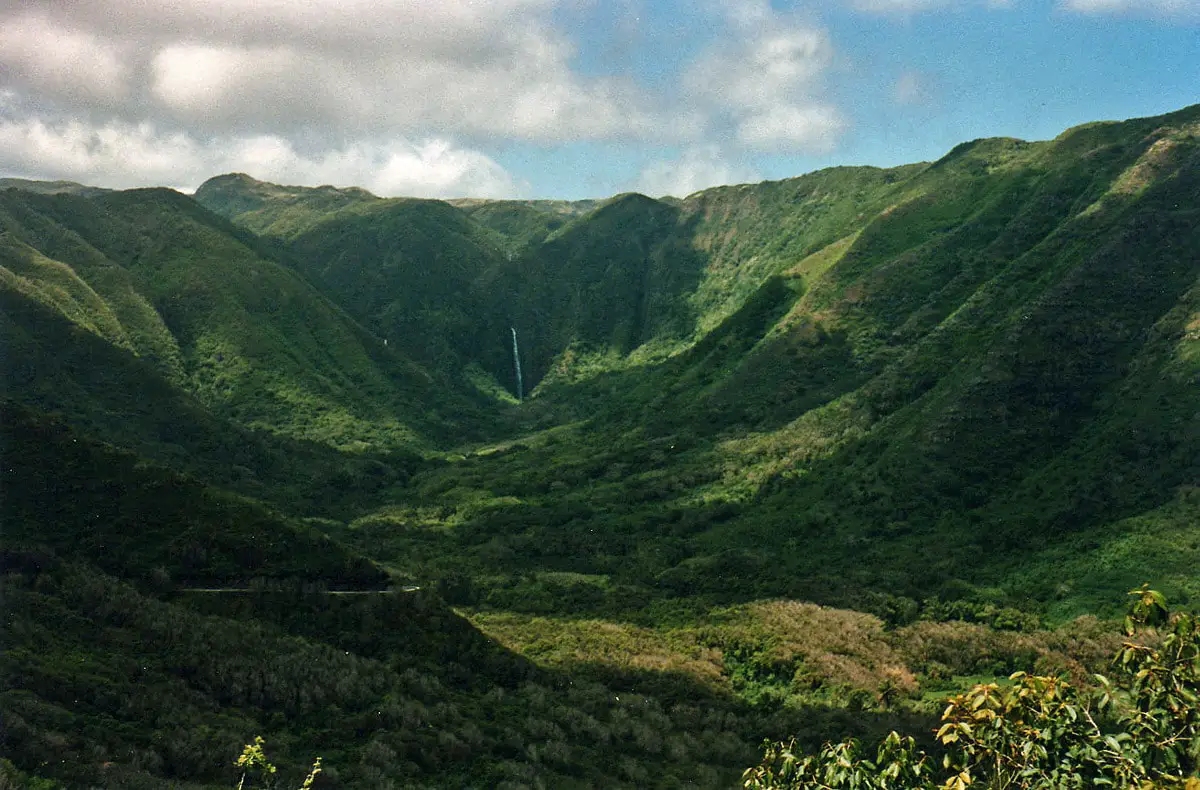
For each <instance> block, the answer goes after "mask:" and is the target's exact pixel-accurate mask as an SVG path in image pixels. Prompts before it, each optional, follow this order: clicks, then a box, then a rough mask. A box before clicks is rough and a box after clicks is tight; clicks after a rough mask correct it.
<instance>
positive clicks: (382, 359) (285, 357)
mask: <svg viewBox="0 0 1200 790" xmlns="http://www.w3.org/2000/svg"><path fill="white" fill-rule="evenodd" d="M0 220H3V221H4V225H5V230H6V233H5V235H4V239H5V243H4V245H3V246H2V247H0V251H2V252H3V254H4V256H5V257H4V261H3V264H4V266H5V268H6V269H7V270H8V272H9V275H6V277H7V280H6V282H7V284H8V286H9V287H11V288H14V289H16V290H19V291H21V292H23V293H25V294H26V295H28V296H32V297H33V298H35V299H40V300H41V301H42V302H44V303H46V304H49V305H51V306H54V307H55V308H56V309H59V310H60V312H63V314H64V315H66V316H68V317H69V318H71V319H73V320H75V321H76V322H77V323H79V324H80V325H81V326H84V327H86V328H88V329H90V330H93V331H95V332H97V333H98V334H100V335H101V336H102V337H104V338H105V339H107V340H109V341H110V342H113V343H114V344H116V345H119V346H123V347H125V348H128V349H129V350H131V351H133V352H134V353H136V354H139V355H141V356H143V357H146V358H148V359H150V360H152V361H154V362H155V363H156V364H157V365H158V367H159V368H160V370H162V372H163V373H164V374H165V375H166V376H167V377H168V378H169V379H170V380H172V381H173V382H175V383H178V384H179V385H181V386H182V387H184V388H185V389H186V390H188V391H189V392H191V393H192V394H194V395H195V396H196V397H198V398H199V399H200V400H201V401H202V402H203V403H204V404H206V405H207V406H209V407H210V408H213V409H215V410H216V411H218V412H219V413H220V414H223V415H226V416H228V417H231V418H232V419H234V420H235V421H237V422H239V423H241V424H242V425H246V426H252V427H258V428H263V429H266V430H271V431H276V432H279V433H281V434H284V435H287V436H292V437H296V438H305V439H312V440H315V441H320V442H325V443H328V444H333V445H339V446H348V447H368V446H375V447H382V448H388V447H400V446H406V445H408V446H419V445H421V444H423V443H425V442H426V441H427V438H428V434H438V435H440V436H442V437H448V436H451V435H457V434H458V433H459V432H460V431H462V430H463V428H464V427H465V424H464V422H463V420H464V418H466V420H467V421H468V422H469V420H470V419H472V417H473V415H474V413H475V407H474V406H473V405H472V404H471V403H470V402H469V401H467V400H465V399H461V398H459V397H458V396H457V395H456V394H455V393H453V392H448V391H447V388H446V387H445V385H444V382H442V381H440V380H439V379H438V378H437V377H435V376H433V375H431V374H430V373H429V372H427V371H426V370H424V369H422V368H421V367H419V366H418V365H416V364H414V363H413V362H411V361H410V360H408V359H406V358H405V357H404V356H403V355H402V354H401V353H400V352H399V350H397V349H390V348H388V347H386V346H385V345H384V344H383V343H382V342H381V341H380V340H378V339H377V338H376V337H374V336H373V335H371V334H370V333H368V332H366V331H365V330H364V329H362V328H361V327H360V326H358V325H357V324H355V322H354V321H353V320H351V319H350V318H349V317H347V316H346V315H345V314H344V313H343V312H342V311H340V310H339V309H337V308H336V307H334V306H333V305H332V304H331V303H330V302H329V301H328V300H327V299H326V298H324V297H323V296H321V294H320V293H319V292H318V291H316V290H315V289H314V288H313V287H312V286H311V285H310V284H309V283H308V282H306V281H305V280H304V279H302V278H301V277H300V276H298V275H297V274H296V273H294V272H292V271H290V270H289V269H287V268H286V267H283V266H280V265H279V264H278V263H276V262H274V261H273V260H271V259H270V257H269V256H268V253H267V252H266V250H265V248H263V247H262V246H261V244H260V243H259V242H257V241H256V240H255V239H254V237H252V236H250V235H249V234H246V233H245V232H244V231H239V230H236V229H234V228H233V227H232V226H230V225H228V224H227V223H226V222H225V221H224V220H221V219H219V218H218V217H216V216H215V215H212V214H210V213H208V212H207V211H205V210H204V209H202V208H201V207H200V206H198V205H197V204H196V203H194V202H193V201H191V200H190V199H188V198H186V197H184V196H182V195H179V194H177V193H173V192H170V191H167V190H134V191H132V192H123V193H111V194H105V195H101V196H98V197H93V198H90V199H83V198H78V197H73V196H64V195H54V196H39V195H34V194H30V193H27V192H19V191H12V190H10V191H7V192H4V193H0ZM435 404H437V405H435ZM439 406H440V407H442V408H444V409H445V410H446V411H445V412H444V415H443V414H439V413H438V408H439ZM451 415H452V416H451ZM443 416H444V417H445V419H443Z"/></svg>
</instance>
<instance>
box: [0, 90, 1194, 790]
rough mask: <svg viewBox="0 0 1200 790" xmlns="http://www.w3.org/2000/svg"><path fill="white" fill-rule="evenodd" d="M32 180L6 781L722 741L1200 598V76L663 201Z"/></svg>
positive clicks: (1001, 665) (702, 748) (901, 709)
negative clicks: (1140, 103)
mask: <svg viewBox="0 0 1200 790" xmlns="http://www.w3.org/2000/svg"><path fill="white" fill-rule="evenodd" d="M34 183H36V184H37V185H36V186H31V183H30V182H21V181H20V180H18V179H12V180H4V181H0V354H2V355H3V373H4V375H3V377H2V379H0V405H2V417H3V419H2V426H3V436H2V437H0V450H2V454H0V458H3V462H4V463H3V472H4V479H3V494H4V496H3V499H2V501H0V509H2V517H3V518H2V521H3V524H4V532H3V534H2V540H0V549H2V551H3V557H4V572H5V582H4V600H5V603H4V613H5V649H4V653H3V658H2V664H0V667H2V671H3V682H2V683H0V687H2V688H3V689H4V690H2V691H0V715H2V716H3V718H4V720H5V722H6V726H5V730H4V733H3V734H2V735H0V746H2V747H3V748H2V749H0V753H2V755H3V757H4V761H3V762H0V771H4V772H7V773H0V777H8V778H10V780H11V781H12V782H13V783H14V785H15V786H30V787H59V786H67V787H85V786H87V787H93V786H103V787H130V788H137V787H160V786H164V783H173V784H172V786H177V787H184V788H217V787H232V786H235V785H236V783H237V771H236V770H235V769H234V767H233V761H234V759H235V758H236V756H237V754H238V753H239V752H240V749H241V748H242V746H243V745H244V744H247V743H251V742H252V741H253V738H254V737H255V736H256V735H261V736H262V737H263V738H264V739H265V741H266V744H267V748H268V750H269V751H270V753H271V754H272V757H273V759H274V761H275V762H277V763H279V764H280V766H281V769H280V770H281V772H282V774H283V775H282V777H281V778H283V779H285V780H286V783H292V784H295V785H297V786H298V785H299V782H300V781H301V780H302V779H303V777H304V775H305V773H306V771H307V769H308V767H309V765H311V759H312V757H314V756H316V755H318V754H319V755H321V756H322V757H323V758H324V765H325V766H326V767H325V769H324V771H323V773H322V774H321V776H320V778H319V780H318V781H317V784H315V785H313V786H314V787H317V786H319V787H363V788H376V787H378V788H384V787H447V788H458V787H478V788H485V787H489V788H490V787H497V788H499V787H506V788H518V787H553V788H572V787H578V788H584V787H661V788H672V787H729V786H734V785H736V784H737V782H738V781H739V778H740V777H741V775H742V773H741V772H742V770H743V769H745V768H747V767H748V766H751V765H753V764H754V763H755V762H756V761H757V760H758V759H759V758H760V756H761V748H760V746H761V744H762V742H763V740H764V739H771V740H780V739H784V738H787V737H790V736H797V737H798V738H799V739H800V741H801V743H803V744H804V745H805V746H806V748H816V747H818V746H820V744H821V743H822V742H824V741H827V740H830V739H835V740H836V739H840V738H842V737H846V736H850V735H853V736H856V737H860V738H863V739H864V740H865V741H867V742H870V743H874V742H876V741H879V740H880V739H881V738H882V737H883V735H884V734H885V733H886V732H888V731H889V730H890V729H900V730H902V731H905V732H909V733H912V734H914V735H917V736H918V738H919V740H920V741H921V743H922V744H923V745H931V744H932V742H933V738H932V732H933V729H934V728H935V727H936V724H937V717H938V715H939V714H940V713H941V711H942V708H943V707H944V705H943V700H944V698H945V696H946V695H947V694H950V693H958V692H961V691H963V690H965V689H967V688H969V687H970V686H971V684H972V683H974V682H977V681H980V680H990V679H993V678H1002V677H1005V676H1007V675H1009V674H1010V673H1013V672H1017V671H1024V672H1035V671H1036V672H1058V673H1061V674H1063V675H1064V676H1067V677H1070V678H1073V679H1078V680H1079V681H1080V682H1087V680H1086V679H1087V678H1088V677H1090V675H1091V673H1094V672H1098V671H1102V670H1103V668H1104V666H1105V665H1106V663H1107V662H1108V661H1109V659H1110V657H1111V655H1112V653H1113V651H1115V650H1116V649H1118V648H1119V646H1120V644H1121V636H1120V633H1119V628H1118V627H1117V626H1116V625H1115V623H1116V622H1117V620H1118V619H1119V617H1120V616H1121V614H1122V613H1123V612H1124V611H1125V608H1126V597H1127V596H1126V592H1127V591H1128V590H1130V589H1133V588H1137V587H1138V586H1139V585H1141V584H1143V583H1149V584H1150V585H1151V586H1152V587H1153V588H1154V589H1156V590H1162V591H1163V592H1164V593H1165V594H1166V595H1167V597H1168V598H1169V599H1170V600H1171V601H1172V604H1173V605H1174V606H1176V607H1178V608H1180V609H1183V610H1190V609H1193V608H1194V607H1195V604H1196V602H1197V601H1200V577H1198V576H1197V575H1196V572H1195V568H1196V567H1198V566H1200V532H1198V531H1197V528H1198V526H1200V396H1198V393H1200V389H1198V387H1200V106H1193V107H1189V108H1185V109H1182V110H1179V111H1177V112H1174V113H1171V114H1168V115H1163V116H1157V117H1151V118H1140V119H1132V120H1128V121H1123V122H1106V123H1094V124H1087V125H1085V126H1081V127H1076V128H1073V129H1069V130H1067V131H1064V132H1063V133H1062V134H1061V135H1059V136H1058V137H1056V138H1055V139H1053V140H1048V141H1042V142H1025V141H1020V140H1014V139H1009V138H995V139H983V140H975V141H972V142H966V143H963V144H961V145H959V146H957V147H955V148H954V149H953V150H951V151H950V152H949V153H947V154H946V155H945V156H944V157H942V158H940V159H938V160H937V161H934V162H929V163H918V164H911V165H905V166H902V167H896V168H891V169H881V168H874V167H836V168H830V169H826V170H820V171H817V172H813V173H809V174H807V175H802V176H798V177H796V178H790V179H786V180H782V181H770V182H763V183H759V184H744V185H736V186H722V187H716V188H712V189H706V190H702V191H700V192H696V193H694V194H691V195H686V196H683V197H669V198H661V199H653V198H650V197H647V196H644V195H640V194H623V195H618V196H615V197H612V198H609V199H606V200H587V201H538V200H529V201H518V200H497V201H490V200H454V201H439V200H418V199H410V198H381V197H377V196H375V195H373V194H371V193H370V192H368V191H366V190H363V189H358V188H335V187H290V186H281V185H276V184H270V183H266V182H263V181H258V180H255V179H254V178H251V177H250V176H247V175H244V174H228V175H222V176H217V177H214V178H212V179H210V180H209V181H207V182H205V184H203V185H202V186H201V187H200V188H199V189H198V190H197V192H196V193H195V195H194V196H187V195H183V194H181V193H179V192H175V191H172V190H167V189H136V190H128V191H109V190H97V189H91V188H84V187H81V186H80V185H73V184H67V183H50V182H46V183H41V182H34ZM516 341H519V343H516V348H515V349H514V344H515V342H516ZM514 353H516V354H517V355H518V357H519V362H520V369H521V371H522V379H521V382H520V384H518V380H517V378H516V374H515V369H514ZM229 589H237V590H248V591H249V592H248V593H246V594H238V595H205V594H202V592H203V591H205V590H229ZM387 589H391V590H393V591H396V592H397V593H400V592H402V593H403V594H391V595H382V594H373V595H365V594H362V595H359V594H342V595H330V594H329V592H330V591H334V592H337V593H355V592H366V591H375V592H379V591H382V590H387ZM293 780H295V781H294V782H293ZM21 782H25V783H27V784H25V785H22V784H20V783H21ZM39 782H40V783H41V784H38V783H39ZM286 783H285V785H284V786H291V784H286Z"/></svg>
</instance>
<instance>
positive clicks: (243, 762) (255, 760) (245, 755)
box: [234, 736, 321, 790]
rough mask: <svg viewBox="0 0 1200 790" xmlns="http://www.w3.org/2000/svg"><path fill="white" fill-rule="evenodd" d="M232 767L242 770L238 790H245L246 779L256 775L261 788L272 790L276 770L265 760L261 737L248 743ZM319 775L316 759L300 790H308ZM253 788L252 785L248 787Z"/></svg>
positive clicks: (264, 746) (265, 754)
mask: <svg viewBox="0 0 1200 790" xmlns="http://www.w3.org/2000/svg"><path fill="white" fill-rule="evenodd" d="M234 765H235V766H237V767H238V768H241V769H242V778H241V779H240V780H239V781H238V790H247V788H246V779H247V778H251V777H253V776H254V775H256V774H257V775H258V777H259V779H260V780H261V781H262V786H263V788H274V787H275V783H274V781H273V780H274V776H275V772H276V771H277V770H278V769H276V768H275V766H274V765H272V764H271V762H270V761H269V760H268V759H267V753H266V744H265V743H264V741H263V739H262V736H255V738H254V743H248V744H246V746H245V747H244V748H243V749H242V754H241V756H239V757H238V758H237V760H236V761H234ZM319 773H321V758H320V757H318V758H317V759H316V760H315V761H313V766H312V769H311V770H309V772H308V776H306V777H305V778H304V783H303V784H302V785H300V790H310V788H312V786H313V782H314V781H316V779H317V774H319ZM250 787H251V788H252V787H254V785H250Z"/></svg>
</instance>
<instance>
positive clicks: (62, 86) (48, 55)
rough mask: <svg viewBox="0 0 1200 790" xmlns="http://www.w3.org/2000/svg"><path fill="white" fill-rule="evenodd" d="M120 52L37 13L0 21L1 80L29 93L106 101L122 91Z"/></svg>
mask: <svg viewBox="0 0 1200 790" xmlns="http://www.w3.org/2000/svg"><path fill="white" fill-rule="evenodd" d="M122 50H123V48H122V47H121V46H119V45H117V44H114V43H112V42H107V41H104V40H101V39H100V38H99V37H97V36H96V35H93V34H92V33H89V32H87V31H86V30H77V29H70V28H66V27H61V26H58V25H55V24H53V23H51V22H50V21H49V20H48V19H47V18H46V17H44V16H42V15H39V14H30V13H23V14H19V15H16V16H14V17H10V18H7V19H5V18H3V17H0V66H2V67H3V68H2V71H3V72H4V73H6V74H7V78H8V79H9V80H12V81H13V82H16V83H18V84H21V85H23V86H25V87H27V88H29V89H32V90H33V91H35V92H37V91H50V92H53V93H58V94H62V95H64V96H67V97H70V98H72V99H75V100H77V101H83V102H85V103H106V102H111V101H114V100H118V99H121V98H123V97H125V96H126V95H127V93H128V90H129V86H128V84H127V80H128V78H129V70H128V68H127V66H126V63H125V60H124V57H125V53H124V52H123V51H122Z"/></svg>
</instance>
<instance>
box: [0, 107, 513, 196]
mask: <svg viewBox="0 0 1200 790" xmlns="http://www.w3.org/2000/svg"><path fill="white" fill-rule="evenodd" d="M0 171H3V172H8V173H13V174H16V175H21V176H25V177H30V178H47V179H59V178H62V179H69V180H74V181H82V182H85V183H92V184H104V185H107V186H113V187H134V186H145V185H147V184H160V185H164V186H171V187H175V188H178V189H183V190H191V189H194V188H195V187H196V186H198V185H199V184H200V183H201V182H202V181H204V180H205V179H206V178H208V177H209V176H211V175H214V174H216V173H227V172H231V171H239V172H246V173H250V174H252V175H254V176H255V177H257V178H261V179H264V180H267V181H276V182H281V183H300V184H336V185H339V186H351V185H357V186H363V187H366V188H367V189H369V190H371V191H372V192H375V193H376V194H379V195H413V196H418V197H459V196H472V197H494V198H498V197H517V196H521V195H523V194H524V193H525V191H526V190H527V187H526V186H525V185H524V184H521V183H519V182H517V181H516V180H515V179H513V178H512V177H511V176H510V175H509V174H508V173H507V172H506V171H505V170H504V168H503V167H501V166H500V165H499V164H497V163H496V162H495V161H493V160H492V159H490V158H489V157H487V156H486V155H484V154H482V153H480V152H478V151H474V150H471V149H467V148H462V147H458V146H456V145H454V144H453V143H451V142H449V141H447V140H444V139H436V138H435V139H428V140H425V141H423V142H420V143H412V142H408V141H403V140H391V141H378V142H362V141H360V142H355V143H353V144H350V145H347V146H344V147H341V148H335V149H328V150H323V151H320V152H318V153H314V154H303V153H301V152H299V151H298V150H297V149H296V147H295V145H293V143H292V142H291V141H289V140H287V139H285V138H283V137H280V136H277V135H258V136H253V137H217V138H211V139H207V140H200V139H197V138H195V137H193V136H191V135H188V134H186V133H183V132H163V131H161V130H159V129H157V128H156V127H155V126H154V125H153V124H151V123H149V122H142V123H138V124H128V123H123V122H120V121H110V122H107V123H105V124H102V125H98V126H92V125H89V124H87V123H86V122H83V121H79V120H72V121H66V122H62V123H50V122H46V121H43V120H40V119H24V120H7V121H0Z"/></svg>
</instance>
